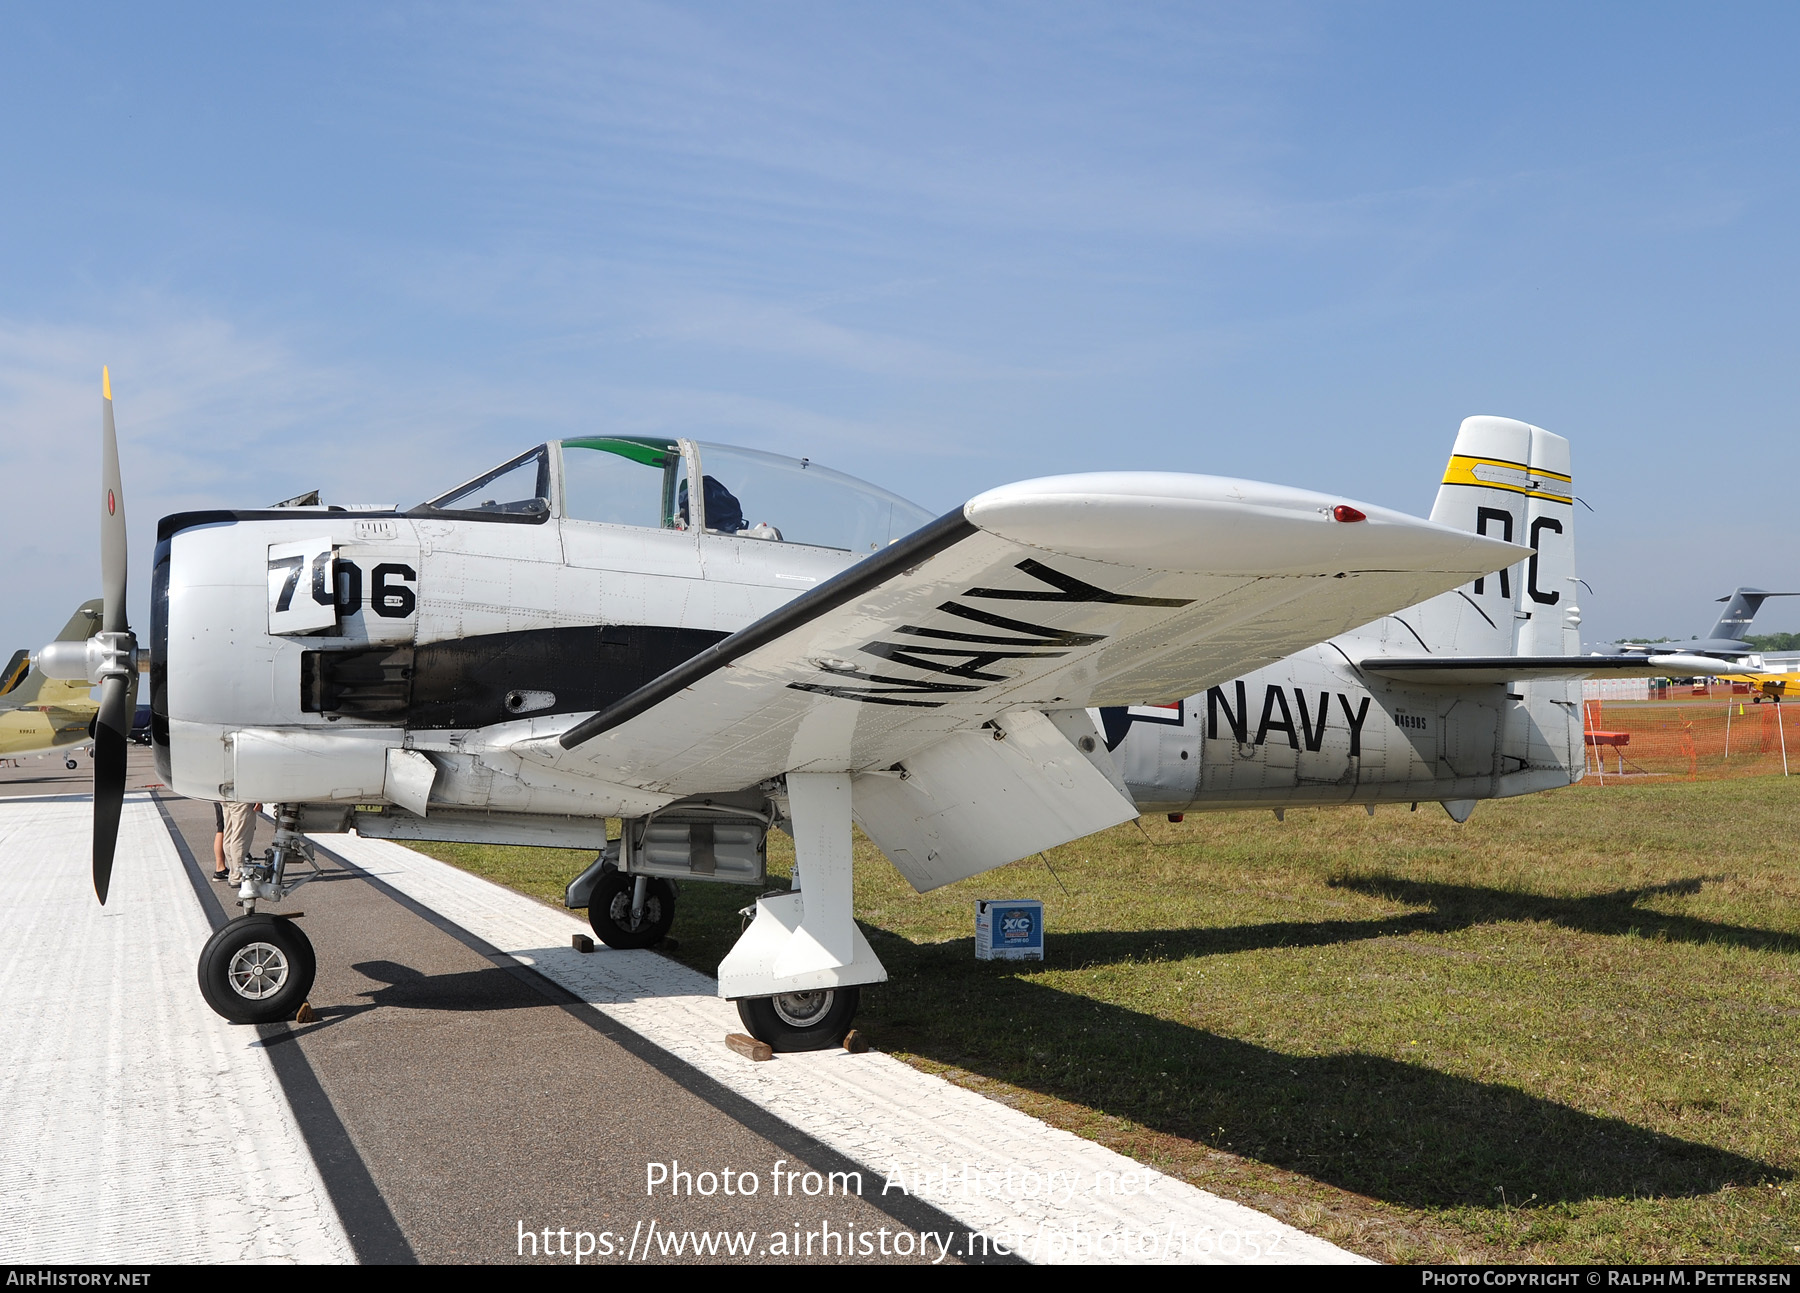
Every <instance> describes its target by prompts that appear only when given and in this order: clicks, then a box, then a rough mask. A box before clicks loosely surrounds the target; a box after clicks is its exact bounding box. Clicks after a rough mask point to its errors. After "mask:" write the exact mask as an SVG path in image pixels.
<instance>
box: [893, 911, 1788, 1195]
mask: <svg viewBox="0 0 1800 1293" xmlns="http://www.w3.org/2000/svg"><path fill="white" fill-rule="evenodd" d="M1415 928H1417V927H1415ZM1202 932H1204V931H1180V932H1179V934H1175V933H1172V932H1171V931H1156V932H1154V933H1153V934H1140V935H1137V936H1136V937H1137V938H1139V939H1140V940H1145V941H1148V940H1151V939H1155V940H1158V943H1159V945H1158V946H1157V947H1156V950H1155V951H1151V950H1150V949H1149V948H1147V947H1143V945H1142V943H1140V948H1141V954H1142V955H1148V956H1151V957H1157V956H1163V955H1181V954H1184V953H1183V952H1178V951H1177V950H1176V946H1175V944H1177V943H1179V942H1180V941H1181V936H1185V935H1187V934H1198V933H1202ZM1380 932H1382V933H1391V932H1395V931H1394V930H1392V929H1391V928H1388V929H1383V930H1382V931H1380ZM1076 937H1078V936H1072V935H1064V936H1060V937H1059V938H1058V940H1057V941H1058V942H1061V943H1063V944H1065V949H1064V950H1065V952H1066V951H1067V950H1068V949H1067V947H1066V944H1067V943H1068V942H1069V941H1071V940H1072V939H1074V938H1076ZM898 941H899V940H895V939H891V938H889V939H883V940H882V943H883V946H882V948H881V951H882V955H883V957H884V958H885V959H887V960H888V962H889V965H890V967H891V968H893V969H894V970H895V971H896V973H895V976H894V979H893V980H892V981H890V983H889V984H888V985H887V986H886V987H884V988H883V989H880V990H879V991H877V992H874V993H870V994H868V995H866V996H865V998H864V1003H865V1004H864V1026H865V1027H866V1028H867V1030H868V1032H869V1034H870V1036H871V1038H872V1039H873V1040H874V1041H875V1042H876V1044H877V1045H879V1046H880V1047H881V1048H882V1049H884V1050H904V1051H910V1052H912V1053H914V1054H917V1055H920V1056H923V1057H925V1058H927V1059H930V1060H934V1061H937V1062H939V1063H943V1064H947V1065H951V1066H954V1067H957V1068H961V1069H963V1070H965V1071H967V1072H970V1073H975V1074H980V1075H982V1076H986V1077H990V1078H995V1079H999V1080H1001V1081H1004V1082H1008V1083H1011V1084H1013V1085H1015V1086H1018V1087H1022V1088H1025V1089H1027V1090H1031V1091H1037V1092H1042V1093H1043V1094H1046V1095H1050V1096H1054V1097H1057V1098H1059V1099H1063V1100H1067V1101H1070V1102H1071V1103H1073V1104H1077V1105H1081V1106H1085V1107H1086V1108H1090V1109H1093V1110H1096V1111H1097V1112H1099V1113H1101V1114H1106V1115H1111V1116H1113V1117H1116V1118H1119V1119H1124V1120H1127V1121H1128V1122H1130V1123H1135V1124H1137V1125H1138V1126H1141V1127H1144V1128H1147V1129H1149V1130H1151V1131H1155V1132H1162V1133H1167V1134H1171V1135H1175V1136H1179V1137H1181V1138H1183V1139H1185V1140H1189V1141H1196V1142H1199V1143H1202V1144H1205V1145H1208V1146H1211V1147H1213V1148H1217V1149H1221V1150H1225V1151H1227V1152H1229V1153H1232V1154H1236V1155H1240V1156H1243V1157H1247V1158H1251V1159H1256V1160H1259V1161H1261V1162H1265V1163H1268V1164H1271V1165H1273V1166H1276V1167H1280V1168H1283V1169H1286V1170H1289V1171H1293V1172H1297V1173H1300V1174H1302V1175H1305V1176H1308V1177H1311V1178H1313V1179H1315V1180H1319V1181H1323V1182H1326V1183H1328V1184H1331V1185H1334V1186H1338V1187H1340V1188H1342V1189H1346V1190H1350V1191H1353V1192H1355V1193H1358V1194H1363V1195H1368V1196H1371V1197H1374V1198H1378V1199H1383V1200H1386V1201H1389V1202H1392V1203H1397V1204H1402V1205H1405V1206H1410V1207H1421V1208H1452V1207H1490V1206H1498V1205H1500V1204H1502V1203H1503V1202H1510V1203H1511V1204H1513V1205H1515V1206H1516V1205H1518V1204H1520V1203H1522V1202H1526V1201H1530V1202H1532V1203H1534V1204H1537V1205H1543V1204H1549V1203H1555V1202H1573V1201H1578V1200H1582V1199H1592V1198H1616V1197H1620V1196H1624V1197H1639V1198H1644V1197H1649V1198H1656V1197H1663V1198H1667V1197H1681V1196H1692V1195H1703V1194H1711V1193H1713V1192H1715V1191H1717V1190H1719V1189H1721V1188H1723V1187H1724V1186H1726V1185H1754V1184H1757V1183H1760V1182H1767V1181H1773V1180H1785V1179H1788V1178H1789V1176H1790V1175H1791V1174H1790V1173H1789V1172H1787V1171H1786V1170H1784V1169H1782V1168H1780V1167H1776V1166H1774V1165H1772V1164H1768V1163H1763V1162H1759V1161H1756V1160H1754V1159H1751V1158H1746V1157H1744V1156H1741V1155H1738V1154H1734V1153H1730V1152H1727V1151H1724V1150H1720V1149H1716V1148H1714V1147H1712V1146H1710V1145H1704V1144H1700V1143H1697V1142H1694V1141H1688V1140H1683V1139H1681V1138H1679V1137H1675V1136H1669V1135H1665V1134H1662V1133H1660V1132H1656V1131H1651V1130H1647V1129H1645V1128H1642V1127H1638V1126H1635V1125H1633V1124H1631V1123H1629V1122H1625V1121H1623V1120H1621V1119H1618V1118H1613V1117H1606V1116H1597V1115H1594V1114H1588V1113H1584V1112H1582V1111H1580V1110H1578V1109H1573V1108H1570V1107H1569V1106H1567V1105H1563V1104H1559V1103H1557V1102H1556V1101H1554V1100H1548V1099H1544V1098H1542V1097H1539V1096H1534V1095H1531V1094H1529V1093H1527V1092H1524V1091H1520V1090H1518V1089H1516V1088H1514V1087H1510V1086H1503V1085H1500V1084H1497V1083H1489V1082H1482V1081H1477V1080H1474V1079H1470V1078H1465V1077H1459V1076H1456V1075H1452V1074H1446V1073H1442V1072H1439V1071H1437V1070H1435V1069H1432V1068H1429V1067H1427V1066H1425V1065H1423V1064H1415V1063H1407V1062H1402V1061H1400V1060H1397V1059H1391V1058H1388V1057H1386V1056H1383V1055H1375V1054H1367V1053H1358V1052H1348V1053H1339V1054H1334V1055H1325V1056H1298V1055H1290V1054H1285V1053H1283V1052H1280V1051H1277V1050H1273V1049H1270V1048H1268V1047H1265V1046H1259V1045H1256V1044H1253V1043H1250V1042H1245V1041H1240V1040H1237V1039H1234V1038H1231V1037H1225V1036H1221V1035H1219V1034H1216V1033H1212V1032H1208V1031H1205V1030H1203V1029H1200V1028H1194V1027H1190V1026H1187V1025H1184V1024H1180V1023H1175V1022H1172V1021H1169V1020H1166V1019H1161V1018H1157V1017H1155V1016H1151V1015H1146V1014H1142V1013H1140V1012H1137V1011H1134V1010H1131V1009H1128V1008H1126V1007H1122V1006H1116V1005H1112V1004H1109V1003H1106V1002H1100V1001H1095V1000H1092V999H1091V998H1088V997H1083V996H1078V995H1075V994H1073V993H1068V992H1064V991H1061V990H1060V989H1058V988H1055V987H1051V986H1048V985H1046V984H1043V983H1041V982H1033V981H1031V980H1030V979H1027V978H1025V977H1022V976H1021V975H1019V974H1018V973H1016V971H1015V970H1013V969H1009V968H1007V967H1003V966H1000V965H994V966H982V967H980V968H979V969H977V970H976V971H975V972H974V973H971V972H970V956H971V948H970V943H969V941H968V940H958V941H957V942H954V943H948V944H937V945H932V946H929V947H924V946H915V947H914V948H913V949H912V951H913V954H912V955H904V954H901V955H896V953H898V952H899V949H898V948H897V947H894V944H895V943H896V942H898ZM1287 945H1290V946H1292V945H1304V943H1303V941H1302V940H1293V941H1291V942H1289V943H1288V944H1287ZM890 949H892V950H891V951H890ZM1211 950H1215V951H1219V950H1226V949H1225V948H1224V947H1222V946H1218V945H1213V946H1212V948H1211ZM1185 954H1188V955H1191V954H1193V953H1192V952H1186V953H1185ZM1056 959H1057V960H1063V959H1064V958H1063V957H1057V958H1056ZM1068 959H1069V960H1075V959H1076V958H1075V957H1073V956H1071V957H1069V958H1068ZM903 961H904V962H910V964H904V965H902V962H903ZM1065 963H1067V962H1066V961H1065ZM1052 964H1054V962H1053V963H1052ZM1034 968H1035V967H1034ZM1502 1191H1504V1199H1503V1198H1502V1193H1501V1192H1502ZM1534 1196H1535V1197H1534Z"/></svg>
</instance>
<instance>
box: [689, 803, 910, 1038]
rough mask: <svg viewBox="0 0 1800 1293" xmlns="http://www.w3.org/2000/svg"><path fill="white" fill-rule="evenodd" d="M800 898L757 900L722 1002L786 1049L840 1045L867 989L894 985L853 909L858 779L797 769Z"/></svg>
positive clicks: (727, 964)
mask: <svg viewBox="0 0 1800 1293" xmlns="http://www.w3.org/2000/svg"><path fill="white" fill-rule="evenodd" d="M787 809H788V817H789V819H790V821H791V822H792V824H793V835H794V862H795V877H794V878H795V880H796V881H797V882H798V885H799V888H798V890H797V891H795V892H791V893H784V894H772V895H768V896H765V897H762V898H758V899H757V900H756V905H755V906H754V907H753V908H749V909H748V910H747V912H746V914H748V915H751V916H752V917H753V919H752V920H751V922H750V926H749V928H748V929H746V930H745V931H744V933H743V936H742V937H741V938H739V939H738V941H737V942H736V943H735V944H734V945H733V946H732V949H731V951H730V953H729V954H728V955H727V956H726V957H725V960H724V961H723V962H722V963H721V964H720V965H719V995H720V996H722V997H725V998H726V999H727V1000H730V1001H734V1002H736V1003H737V1008H738V1018H739V1019H742V1020H743V1021H744V1029H745V1031H746V1032H748V1033H749V1034H750V1035H751V1036H752V1037H754V1038H756V1039H757V1040H758V1041H763V1042H767V1043H768V1044H769V1046H770V1047H772V1048H773V1049H774V1050H777V1051H816V1050H824V1049H826V1048H827V1047H831V1046H836V1045H837V1044H838V1043H839V1042H841V1041H843V1040H844V1036H845V1034H846V1033H848V1032H849V1031H850V1021H851V1019H852V1018H854V1017H855V1015H856V1008H857V1006H858V1005H859V1004H860V1002H861V998H862V992H861V987H862V985H863V984H865V983H880V982H882V981H884V980H885V979H886V978H887V971H886V970H884V969H883V968H882V966H881V962H880V960H879V959H877V958H876V956H875V952H874V950H873V949H872V948H870V946H869V943H868V940H867V939H865V938H864V937H863V935H862V931H861V930H859V929H857V927H856V920H855V918H854V914H853V911H852V902H851V899H852V889H851V883H850V882H851V853H850V777H849V775H848V774H845V773H834V772H806V773H801V772H790V773H789V774H788V776H787Z"/></svg>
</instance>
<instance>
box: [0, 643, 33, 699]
mask: <svg viewBox="0 0 1800 1293" xmlns="http://www.w3.org/2000/svg"><path fill="white" fill-rule="evenodd" d="M30 671H31V652H29V651H27V650H26V649H25V648H24V647H20V648H19V649H18V650H17V651H14V652H13V658H12V659H10V660H8V661H7V662H6V668H5V669H0V696H4V695H6V693H7V692H9V691H11V690H12V689H13V688H14V687H17V686H18V685H19V684H20V683H22V682H24V681H25V675H26V674H27V673H29V672H30Z"/></svg>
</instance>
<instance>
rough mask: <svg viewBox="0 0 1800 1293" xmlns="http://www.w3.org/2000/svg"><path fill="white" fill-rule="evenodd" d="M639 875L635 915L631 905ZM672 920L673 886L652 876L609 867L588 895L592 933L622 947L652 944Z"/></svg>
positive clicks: (661, 935)
mask: <svg viewBox="0 0 1800 1293" xmlns="http://www.w3.org/2000/svg"><path fill="white" fill-rule="evenodd" d="M640 878H641V879H643V881H644V905H643V909H642V910H641V911H640V912H639V913H638V915H637V917H636V918H635V919H634V918H633V917H632V914H631V908H632V902H633V898H634V896H635V892H636V889H637V882H638V880H639V879H640ZM674 923H675V886H674V885H672V884H670V883H669V882H668V881H667V880H663V879H659V878H657V877H655V876H644V877H639V876H634V875H627V874H626V873H625V872H623V871H614V870H609V871H607V872H606V873H605V874H603V875H602V876H601V877H600V880H599V882H598V883H596V884H595V885H594V893H593V896H592V897H591V898H589V899H588V924H590V925H592V926H593V927H594V937H595V938H598V939H599V940H600V941H601V942H602V943H605V944H606V945H607V946H608V947H616V948H618V949H620V950H621V951H628V950H630V949H631V948H634V947H654V946H655V945H656V944H658V943H660V942H662V940H663V935H665V934H667V933H668V932H669V926H670V925H673V924H674Z"/></svg>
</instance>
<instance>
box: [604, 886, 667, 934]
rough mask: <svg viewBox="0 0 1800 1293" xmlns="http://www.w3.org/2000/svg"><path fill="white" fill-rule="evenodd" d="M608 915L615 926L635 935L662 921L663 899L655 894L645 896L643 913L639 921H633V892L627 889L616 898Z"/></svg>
mask: <svg viewBox="0 0 1800 1293" xmlns="http://www.w3.org/2000/svg"><path fill="white" fill-rule="evenodd" d="M607 914H608V915H610V916H611V917H612V920H613V924H615V925H617V926H618V927H619V928H620V929H623V930H627V931H629V932H630V933H633V934H635V933H637V932H638V931H639V930H640V929H649V928H650V927H651V926H652V925H655V924H656V923H657V921H659V920H661V919H662V899H661V898H659V897H657V896H656V895H655V894H654V893H650V894H645V895H644V909H643V912H642V914H641V915H640V916H639V918H638V919H637V920H633V919H632V918H631V891H630V890H629V889H627V890H625V891H624V892H623V893H620V894H617V895H615V896H614V898H613V900H612V904H611V907H610V908H609V910H608V913H607Z"/></svg>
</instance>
